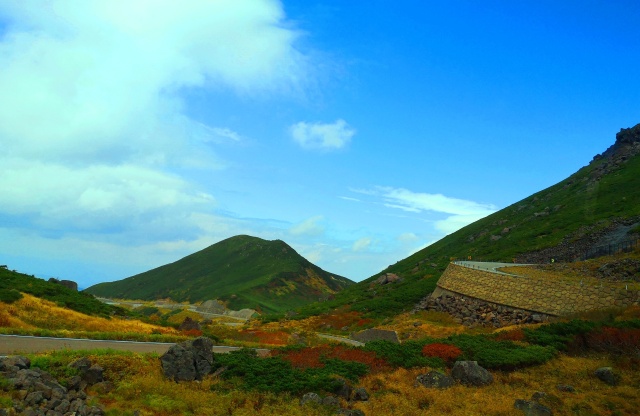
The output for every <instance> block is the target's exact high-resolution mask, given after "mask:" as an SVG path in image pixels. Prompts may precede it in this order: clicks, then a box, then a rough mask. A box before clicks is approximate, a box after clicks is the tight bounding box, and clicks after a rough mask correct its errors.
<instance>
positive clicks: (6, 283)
mask: <svg viewBox="0 0 640 416" xmlns="http://www.w3.org/2000/svg"><path fill="white" fill-rule="evenodd" d="M20 292H22V293H29V294H31V295H34V296H37V297H39V298H43V299H47V300H49V301H52V302H55V303H56V304H57V305H59V306H63V307H66V308H69V309H72V310H74V311H78V312H82V313H84V314H87V315H100V316H110V315H112V314H114V313H124V310H123V309H122V308H117V307H114V306H111V305H107V304H104V303H102V302H100V301H99V300H97V299H96V298H94V297H93V296H92V295H90V294H87V293H82V292H77V291H75V290H71V289H68V288H66V287H65V286H62V285H60V284H56V283H52V282H48V281H46V280H43V279H38V278H37V277H33V276H28V275H26V274H22V273H18V272H15V271H11V270H8V269H5V268H0V302H4V303H11V302H14V301H17V300H19V299H20V297H21V296H20Z"/></svg>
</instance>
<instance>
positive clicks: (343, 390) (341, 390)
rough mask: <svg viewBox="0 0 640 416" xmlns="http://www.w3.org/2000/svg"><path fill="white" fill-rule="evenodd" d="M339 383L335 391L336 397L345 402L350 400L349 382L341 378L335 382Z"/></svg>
mask: <svg viewBox="0 0 640 416" xmlns="http://www.w3.org/2000/svg"><path fill="white" fill-rule="evenodd" d="M337 382H338V383H339V385H338V387H337V388H336V390H335V393H336V394H337V395H338V397H342V398H343V399H345V400H351V391H352V390H353V389H352V387H351V385H350V384H349V382H347V380H345V379H343V378H339V379H338V380H337Z"/></svg>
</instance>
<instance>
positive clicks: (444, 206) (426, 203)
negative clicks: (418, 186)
mask: <svg viewBox="0 0 640 416" xmlns="http://www.w3.org/2000/svg"><path fill="white" fill-rule="evenodd" d="M351 191H352V192H356V193H358V194H362V195H368V196H373V197H378V198H380V199H382V205H384V206H385V207H387V208H392V209H399V210H402V211H405V212H412V213H416V214H421V213H430V214H447V215H448V216H447V218H445V219H442V220H436V221H435V228H436V230H438V231H439V232H441V233H444V234H445V235H447V234H450V233H452V232H454V231H457V230H459V229H460V228H462V227H464V226H466V225H468V224H471V223H472V222H475V221H477V220H479V219H481V218H484V217H486V216H487V215H490V214H492V213H494V212H495V211H496V210H497V207H496V206H495V205H492V204H483V203H479V202H474V201H469V200H466V199H458V198H451V197H448V196H445V195H442V194H428V193H421V192H413V191H410V190H408V189H404V188H391V187H382V186H381V187H376V188H374V189H351Z"/></svg>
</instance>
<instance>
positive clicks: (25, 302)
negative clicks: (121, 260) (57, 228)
mask: <svg viewBox="0 0 640 416" xmlns="http://www.w3.org/2000/svg"><path fill="white" fill-rule="evenodd" d="M2 307H3V308H2V309H0V321H3V322H4V320H3V317H7V318H6V322H7V323H8V324H7V325H3V326H6V327H10V328H24V329H33V328H43V329H51V330H66V331H70V332H71V331H88V332H136V333H142V334H151V333H152V332H155V333H161V334H176V333H177V331H176V330H174V329H173V328H166V327H161V326H157V325H151V324H147V323H144V322H140V321H136V320H124V319H119V318H112V319H105V318H101V317H96V316H89V315H85V314H83V313H80V312H76V311H73V310H70V309H66V308H61V307H59V306H57V305H56V304H55V303H53V302H49V301H47V300H44V299H40V298H37V297H35V296H31V295H29V294H24V297H23V298H22V299H20V300H18V301H16V302H14V303H12V304H10V305H5V304H2Z"/></svg>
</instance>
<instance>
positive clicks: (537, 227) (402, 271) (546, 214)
mask: <svg viewBox="0 0 640 416" xmlns="http://www.w3.org/2000/svg"><path fill="white" fill-rule="evenodd" d="M532 174H535V173H532ZM638 237H640V124H638V125H636V126H635V127H632V128H628V129H621V130H620V132H619V133H618V134H617V135H616V142H615V144H614V145H612V146H611V147H610V148H609V149H607V150H606V151H605V152H604V153H602V154H599V155H596V156H595V157H594V158H593V160H592V161H591V162H590V163H589V164H588V165H587V166H585V167H583V168H582V169H580V170H579V171H578V172H576V173H575V174H573V175H571V176H570V177H569V178H567V179H565V180H563V181H561V182H560V183H558V184H556V185H553V186H551V187H549V188H547V189H545V190H542V191H540V192H538V193H536V194H534V195H531V196H530V197H528V198H525V199H523V200H521V201H518V202H516V203H515V204H513V205H511V206H508V207H506V208H504V209H502V210H500V211H498V212H496V213H494V214H492V215H489V216H487V217H485V218H483V219H481V220H479V221H476V222H474V223H473V224H470V225H468V226H466V227H464V228H462V229H460V230H458V231H456V232H455V233H452V234H450V235H448V236H446V237H444V238H443V239H441V240H439V241H438V242H436V243H434V244H432V245H430V246H428V247H426V248H424V249H422V250H420V251H418V252H417V253H415V254H413V255H411V256H410V257H408V258H406V259H404V260H401V261H399V262H397V263H396V264H394V265H391V266H389V267H388V268H387V269H385V270H383V271H382V272H380V273H377V274H376V275H375V276H372V277H370V278H369V279H366V280H364V281H362V282H360V283H357V284H356V285H354V286H352V287H350V288H348V289H346V290H345V291H343V292H341V293H339V294H338V295H337V296H336V297H335V299H334V300H332V301H330V302H323V303H315V304H313V305H310V306H308V307H306V308H304V309H302V310H301V316H306V315H310V314H317V313H322V312H326V311H328V310H331V309H333V308H338V307H345V305H349V308H350V309H351V310H358V311H362V312H365V313H367V314H368V315H377V316H390V315H394V314H397V313H399V312H402V311H404V310H410V309H411V308H412V307H413V305H414V304H415V303H416V302H418V300H419V299H421V298H422V297H424V296H425V295H427V294H428V293H429V292H431V291H433V289H434V288H435V285H436V282H437V280H438V278H439V277H440V275H441V274H442V272H443V271H444V269H445V268H446V267H447V264H448V263H449V261H450V260H451V259H452V258H459V259H467V258H468V257H469V256H471V258H472V259H473V260H485V261H505V262H510V261H513V260H514V259H515V260H516V261H517V262H526V263H548V262H549V261H550V260H551V259H552V258H553V259H555V260H556V261H574V260H577V259H581V258H583V257H585V256H587V255H589V254H591V253H593V252H594V250H595V249H596V248H597V247H599V246H607V245H610V244H614V245H615V244H616V243H620V242H622V241H625V240H630V239H636V238H638ZM386 273H393V274H395V275H397V276H399V277H400V278H401V279H400V280H399V281H397V282H396V283H390V284H384V285H380V284H377V283H375V281H376V279H378V278H379V276H380V275H382V274H386Z"/></svg>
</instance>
